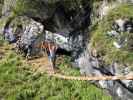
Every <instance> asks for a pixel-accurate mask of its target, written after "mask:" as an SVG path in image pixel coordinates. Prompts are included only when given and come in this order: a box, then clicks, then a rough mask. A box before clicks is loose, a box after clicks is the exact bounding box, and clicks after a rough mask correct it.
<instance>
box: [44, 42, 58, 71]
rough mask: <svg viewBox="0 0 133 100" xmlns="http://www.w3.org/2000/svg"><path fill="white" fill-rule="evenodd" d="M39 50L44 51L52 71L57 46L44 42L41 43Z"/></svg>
mask: <svg viewBox="0 0 133 100" xmlns="http://www.w3.org/2000/svg"><path fill="white" fill-rule="evenodd" d="M41 49H43V50H45V51H46V53H47V55H48V58H49V61H50V63H51V66H52V69H53V71H54V69H55V68H56V67H55V60H56V51H57V49H58V46H57V45H56V44H55V43H53V42H48V41H44V42H42V43H41Z"/></svg>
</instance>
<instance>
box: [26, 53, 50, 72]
mask: <svg viewBox="0 0 133 100" xmlns="http://www.w3.org/2000/svg"><path fill="white" fill-rule="evenodd" d="M28 64H30V65H32V66H33V70H34V71H35V72H40V73H44V72H46V73H51V72H52V71H53V70H52V66H51V63H50V61H49V60H48V57H47V56H46V54H45V55H44V56H43V57H40V58H36V59H33V60H29V61H28Z"/></svg>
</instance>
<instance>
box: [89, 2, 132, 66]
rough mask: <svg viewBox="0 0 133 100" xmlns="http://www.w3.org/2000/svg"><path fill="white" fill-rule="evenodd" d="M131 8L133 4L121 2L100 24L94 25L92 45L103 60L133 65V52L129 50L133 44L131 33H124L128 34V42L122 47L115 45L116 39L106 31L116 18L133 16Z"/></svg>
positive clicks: (108, 62)
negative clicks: (118, 47)
mask: <svg viewBox="0 0 133 100" xmlns="http://www.w3.org/2000/svg"><path fill="white" fill-rule="evenodd" d="M131 9H133V5H132V4H121V5H120V6H119V7H117V8H114V9H113V10H111V11H110V13H109V14H108V15H107V16H106V17H105V18H103V20H102V21H100V22H99V24H96V25H94V26H93V30H92V38H91V43H92V47H93V48H96V50H97V52H98V54H99V55H100V56H102V57H103V60H104V61H105V62H106V63H107V64H110V63H112V62H113V61H118V62H119V63H125V64H129V65H130V66H132V65H133V62H132V61H133V52H132V51H129V50H128V49H130V45H131V44H132V36H131V34H126V33H124V34H126V35H127V36H128V44H127V45H126V46H125V48H122V49H117V48H116V47H114V45H113V41H114V40H115V39H114V38H112V37H109V36H107V35H106V32H107V31H110V30H111V26H112V24H113V21H114V20H116V19H118V18H121V17H126V18H129V17H133V12H132V10H131ZM123 36H124V35H123Z"/></svg>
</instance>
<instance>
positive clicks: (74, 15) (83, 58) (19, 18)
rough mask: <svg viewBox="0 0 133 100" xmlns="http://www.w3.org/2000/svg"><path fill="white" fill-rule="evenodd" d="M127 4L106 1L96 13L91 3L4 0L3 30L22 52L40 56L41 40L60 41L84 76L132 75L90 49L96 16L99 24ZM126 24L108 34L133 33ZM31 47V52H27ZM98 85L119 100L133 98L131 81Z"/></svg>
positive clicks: (118, 0)
mask: <svg viewBox="0 0 133 100" xmlns="http://www.w3.org/2000/svg"><path fill="white" fill-rule="evenodd" d="M98 2H99V1H98ZM123 2H124V3H127V2H129V3H133V0H115V1H113V2H110V1H108V0H102V1H100V5H99V6H98V9H97V10H96V11H94V12H92V11H93V7H94V6H93V5H92V4H93V2H92V1H91V0H90V1H87V0H77V1H76V0H75V2H74V1H73V0H53V2H52V0H35V1H33V0H4V2H3V4H4V5H3V7H2V12H1V13H2V17H1V19H0V31H1V33H2V34H3V35H4V37H5V38H6V39H7V40H8V41H10V42H11V43H12V42H13V43H14V41H15V43H16V44H17V47H18V48H19V49H22V50H23V51H24V52H25V51H26V52H30V54H36V53H37V52H38V51H39V50H40V49H39V48H37V47H36V46H37V45H38V43H40V41H44V40H45V39H48V40H49V39H50V40H51V41H52V40H54V41H57V42H56V43H57V44H58V45H59V46H60V48H63V49H65V50H67V51H70V52H72V57H73V58H74V60H75V63H76V65H77V66H78V67H79V68H80V72H81V74H83V75H89V76H99V75H128V74H132V71H131V69H130V67H129V66H127V65H124V64H123V65H121V64H119V63H118V62H117V61H114V62H113V63H112V64H108V65H106V64H105V63H104V61H103V60H102V59H101V57H99V56H97V55H96V53H95V50H93V49H92V48H91V47H90V43H89V41H90V37H89V32H88V31H89V29H90V30H91V27H89V25H90V24H93V21H94V20H95V17H97V19H98V20H96V21H99V20H102V19H103V18H104V16H106V15H107V14H108V12H109V11H110V10H111V9H113V8H115V7H117V6H119V5H120V4H121V3H123ZM20 5H21V6H20ZM94 13H96V15H95V14H94ZM123 21H124V20H121V19H118V20H116V21H115V26H119V28H118V30H117V29H114V30H109V32H107V35H109V36H110V37H117V36H119V31H126V32H129V33H132V31H133V28H132V25H131V28H126V30H125V29H124V28H123V23H124V22H123ZM127 29H128V30H127ZM60 40H61V41H60ZM131 40H132V39H131ZM115 45H117V43H115ZM131 45H132V44H131ZM117 46H119V45H117ZM28 48H30V51H27V49H28ZM119 48H120V47H119ZM93 82H94V81H93ZM94 83H95V84H97V85H99V86H100V87H102V88H104V89H107V90H108V91H109V92H110V94H111V95H112V96H113V97H114V99H116V100H132V98H133V81H131V80H117V81H95V82H94Z"/></svg>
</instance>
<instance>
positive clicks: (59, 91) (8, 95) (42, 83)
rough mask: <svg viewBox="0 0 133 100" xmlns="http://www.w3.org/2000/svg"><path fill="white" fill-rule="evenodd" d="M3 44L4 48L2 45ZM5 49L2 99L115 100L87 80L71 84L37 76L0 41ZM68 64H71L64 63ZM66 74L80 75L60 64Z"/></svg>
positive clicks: (1, 69)
mask: <svg viewBox="0 0 133 100" xmlns="http://www.w3.org/2000/svg"><path fill="white" fill-rule="evenodd" d="M3 43H4V46H2V45H3ZM2 47H5V49H4V50H5V51H3V49H0V52H4V54H5V55H4V56H3V58H2V59H0V99H1V98H5V99H4V100H112V99H111V97H110V96H108V95H105V94H104V93H103V91H102V90H100V89H98V88H96V87H95V86H94V85H92V84H90V83H88V82H85V81H69V80H60V79H56V78H53V77H48V76H47V75H46V74H35V73H34V72H33V71H32V70H31V67H30V66H29V65H27V64H25V63H24V62H23V58H22V57H21V56H18V55H17V54H16V53H14V52H13V51H11V50H10V48H9V46H8V44H7V43H5V42H3V40H0V48H2ZM65 63H68V61H65ZM60 69H61V70H64V72H65V73H66V74H67V75H69V74H74V75H79V72H78V71H77V70H74V69H72V68H69V67H67V66H65V64H63V63H62V64H60Z"/></svg>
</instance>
